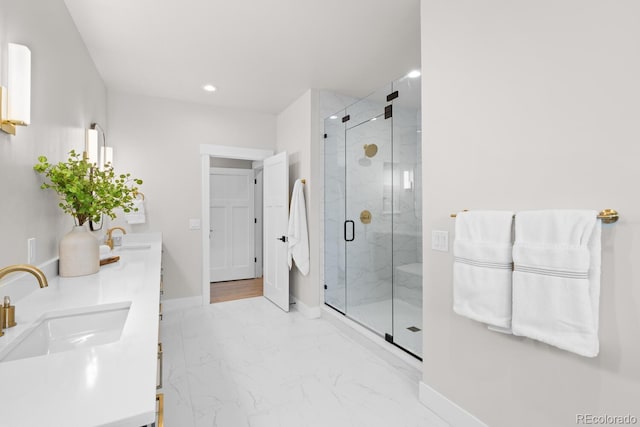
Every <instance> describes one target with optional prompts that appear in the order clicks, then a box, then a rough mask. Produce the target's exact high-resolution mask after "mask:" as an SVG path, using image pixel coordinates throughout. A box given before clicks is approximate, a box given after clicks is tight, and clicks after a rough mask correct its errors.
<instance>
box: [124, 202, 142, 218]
mask: <svg viewBox="0 0 640 427" xmlns="http://www.w3.org/2000/svg"><path fill="white" fill-rule="evenodd" d="M136 209H138V210H136ZM124 217H125V219H126V220H127V223H129V224H144V223H145V222H147V215H146V213H145V210H144V200H140V199H136V200H134V201H133V209H132V210H131V212H129V213H127V214H125V215H124Z"/></svg>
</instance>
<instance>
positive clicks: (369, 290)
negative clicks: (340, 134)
mask: <svg viewBox="0 0 640 427" xmlns="http://www.w3.org/2000/svg"><path fill="white" fill-rule="evenodd" d="M390 90H391V86H390V85H388V86H386V87H384V88H381V89H380V90H379V91H377V92H376V93H374V94H372V95H370V96H369V97H368V98H366V99H363V100H361V101H360V102H358V103H356V104H354V105H352V106H351V107H348V108H347V114H349V117H350V119H349V121H347V122H346V128H347V129H346V155H345V158H346V162H345V164H346V168H345V170H346V181H345V184H346V185H345V188H346V203H345V207H346V231H347V236H346V239H345V240H346V255H347V261H346V266H347V271H346V279H347V280H346V283H347V315H348V316H349V317H351V318H352V319H354V320H356V321H357V322H359V323H362V324H364V325H366V326H368V327H369V328H370V329H373V330H374V331H375V332H377V333H379V334H381V335H385V334H392V332H393V331H392V327H393V325H392V316H391V309H392V305H391V301H392V287H391V286H392V275H393V266H392V240H391V237H392V234H391V230H392V226H393V223H392V219H393V215H392V198H393V194H392V182H391V181H392V175H391V165H392V161H393V160H392V156H393V150H392V140H391V130H392V126H391V120H390V119H385V118H384V117H385V116H384V108H385V105H386V104H387V102H386V98H387V95H388V94H389V92H390Z"/></svg>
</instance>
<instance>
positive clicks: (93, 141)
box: [84, 129, 98, 164]
mask: <svg viewBox="0 0 640 427" xmlns="http://www.w3.org/2000/svg"><path fill="white" fill-rule="evenodd" d="M84 145H85V147H84V159H85V160H86V161H88V162H89V163H91V164H97V163H98V130H97V129H87V132H86V135H85V139H84Z"/></svg>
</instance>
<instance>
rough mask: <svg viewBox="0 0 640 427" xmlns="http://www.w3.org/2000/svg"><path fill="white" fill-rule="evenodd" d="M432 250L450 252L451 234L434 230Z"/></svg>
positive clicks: (432, 232)
mask: <svg viewBox="0 0 640 427" xmlns="http://www.w3.org/2000/svg"><path fill="white" fill-rule="evenodd" d="M431 249H433V250H434V251H441V252H449V232H448V231H439V230H432V231H431Z"/></svg>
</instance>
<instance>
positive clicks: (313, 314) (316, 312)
mask: <svg viewBox="0 0 640 427" xmlns="http://www.w3.org/2000/svg"><path fill="white" fill-rule="evenodd" d="M291 298H292V299H293V301H294V302H295V303H296V310H298V311H299V312H300V313H302V314H303V315H304V317H306V318H308V319H318V318H320V313H321V311H320V307H309V306H308V305H306V304H305V303H303V302H302V301H300V300H299V299H298V298H296V297H294V296H293V295H291Z"/></svg>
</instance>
